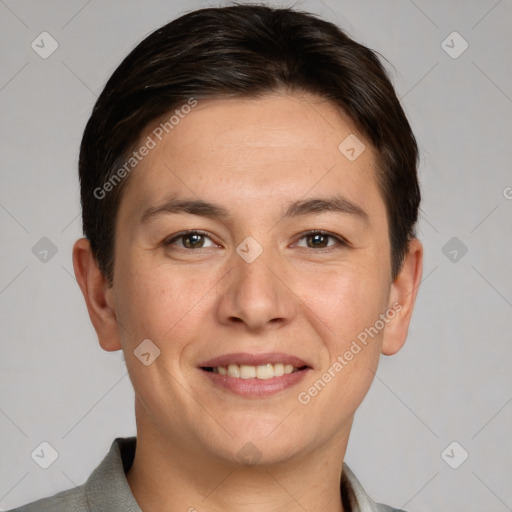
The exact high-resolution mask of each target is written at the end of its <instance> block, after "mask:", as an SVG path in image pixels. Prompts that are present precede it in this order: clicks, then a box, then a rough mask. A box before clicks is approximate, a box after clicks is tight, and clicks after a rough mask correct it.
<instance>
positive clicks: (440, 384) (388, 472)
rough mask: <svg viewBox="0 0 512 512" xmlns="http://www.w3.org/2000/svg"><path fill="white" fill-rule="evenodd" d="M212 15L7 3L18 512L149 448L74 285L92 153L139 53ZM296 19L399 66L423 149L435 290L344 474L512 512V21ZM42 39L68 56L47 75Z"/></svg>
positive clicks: (1, 223) (409, 505)
mask: <svg viewBox="0 0 512 512" xmlns="http://www.w3.org/2000/svg"><path fill="white" fill-rule="evenodd" d="M273 4H274V5H291V4H290V3H283V2H273ZM208 5H219V4H218V3H214V2H213V0H212V1H210V2H207V1H187V2H179V1H169V0H166V1H164V0H153V1H148V2H140V1H135V0H131V1H123V2H121V1H113V0H112V1H106V2H100V1H98V0H92V1H89V2H87V1H84V0H72V1H63V0H62V1H45V2H39V1H36V0H25V1H14V0H2V1H0V46H1V53H0V58H1V68H0V109H1V110H0V144H1V166H0V176H1V185H0V229H1V267H0V308H1V331H0V336H1V345H0V351H1V352H0V372H1V373H0V436H1V441H0V446H1V454H0V509H3V510H5V509H8V508H11V507H14V506H17V505H20V504H22V503H25V502H28V501H31V500H34V499H36V498H40V497H43V496H46V495H49V494H53V493H55V492H57V491H60V490H63V489H65V488H69V487H71V486H73V485H75V484H76V485H79V484H81V483H83V482H84V481H85V479H86V478H87V476H88V475H89V474H90V472H91V471H92V470H93V469H94V468H95V467H96V465H97V464H98V463H99V462H100V460H101V459H102V457H103V456H104V455H105V453H106V452H107V450H108V448H109V446H110V443H111V442H112V440H113V438H114V437H116V436H127V435H133V434H134V433H135V424H134V415H133V391H132V389H131V385H130V382H129V379H128V377H127V375H126V369H125V364H124V362H123V359H122V355H121V354H120V353H113V354H112V353H106V352H103V351H102V350H101V349H100V348H99V346H98V344H97V341H96V336H95V333H94V330H93V328H92V326H91V325H90V322H89V318H88V315H87V312H86V308H85V305H84V301H83V299H82V296H81V293H80V291H79V288H78V286H77V284H76V281H75V279H74V274H73V270H72V263H71V248H72V244H73V242H74V241H75V239H77V238H78V237H80V236H81V225H80V206H79V189H78V178H77V155H78V148H79V143H80V139H81V135H82V131H83V128H84V126H85V123H86V121H87V119H88V117H89V114H90V112H91V108H92V106H93V104H94V101H95V100H96V97H97V95H98V94H99V93H100V91H101V90H102V88H103V86H104V84H105V82H106V80H107V79H108V77H109V76H110V74H111V73H112V72H113V71H114V69H115V68H116V67H117V65H118V64H119V63H120V61H121V59H122V58H123V57H124V56H125V55H126V54H127V53H128V52H129V50H130V49H131V48H132V47H133V46H135V45H136V44H137V43H138V42H139V41H140V40H141V39H142V38H144V37H145V36H146V35H148V34H149V33H150V32H151V31H153V30H154V29H156V28H157V27H159V26H161V25H163V24H164V23H166V22H168V21H170V20H172V19H174V18H175V17H177V16H178V15H179V14H181V13H184V12H186V11H189V10H193V9H195V8H199V7H204V6H208ZM221 5H225V3H223V4H221ZM295 6H296V7H297V8H298V9H302V10H307V11H310V12H314V13H317V14H319V15H321V16H323V17H324V18H326V19H328V20H330V21H333V22H335V23H337V24H338V25H339V26H341V27H342V28H343V29H345V30H346V31H347V32H348V33H349V34H350V35H351V36H353V37H354V38H356V39H357V40H358V41H360V42H362V43H364V44H366V45H368V46H369V47H371V48H373V49H376V50H377V51H378V52H380V53H381V54H382V55H383V56H384V57H385V58H386V59H387V60H388V61H389V62H387V63H386V67H387V68H388V69H389V72H390V73H391V77H392V80H393V82H394V84H395V86H396V89H397V91H398V94H399V96H400V97H401V99H402V102H403V105H404V108H405V110H406V113H407V115H408V116H409V119H410V121H411V124H412V126H413V130H414V132H415V134H416V136H417V138H418V141H419V145H420V148H421V158H422V160H421V167H420V179H421V186H422V191H423V197H424V199H423V203H422V207H421V220H420V224H419V230H418V233H419V237H420V239H421V240H422V241H423V243H424V246H425V263H424V274H423V282H422V285H421V289H420V292H419V296H418V300H417V305H416V310H415V313H414V317H413V321H412V325H411V328H410V334H409V339H408V341H407V343H406V345H405V347H404V349H403V350H402V351H401V352H400V353H399V354H398V355H396V356H394V357H384V356H383V357H382V360H381V365H380V367H379V371H378V373H377V376H376V378H375V381H374V384H373V386H372V389H371V391H370V393H369V394H368V396H367V398H366V399H365V401H364V402H363V404H362V406H361V408H360V410H359V411H358V413H357V415H356V420H355V422H354V427H353V431H352V435H351V440H350V443H349V449H348V453H347V457H346V461H347V463H348V464H349V465H350V466H351V468H352V470H353V471H354V472H355V474H356V475H357V476H358V478H359V479H360V480H361V482H362V483H363V485H364V486H365V488H366V489H367V491H368V492H369V493H370V494H371V495H372V496H373V497H374V498H375V499H376V500H378V501H381V502H384V503H388V504H391V505H394V506H396V507H404V508H406V509H407V510H409V511H411V512H413V511H416V512H427V511H433V510H438V511H441V510H445V511H448V510H449V511H451V512H462V511H464V512H483V511H486V512H488V511H490V510H492V511H495V512H501V511H506V510H512V486H511V485H510V482H511V481H512V457H511V454H512V437H511V436H510V432H511V427H512V377H511V374H512V373H511V370H510V368H511V356H512V336H511V325H512V322H511V320H512V272H511V270H512V268H511V254H512V171H511V163H512V144H511V135H512V130H511V124H512V121H511V120H512V99H511V98H512V83H511V77H512V57H511V55H512V54H511V52H510V48H512V2H511V1H510V0H501V1H496V0H480V1H463V0H458V1H456V0H451V1H441V0H437V1H426V0H416V1H412V0H411V1H408V0H386V1H377V0H375V1H369V0H364V1H357V2H356V1H348V0H347V1H345V0H335V1H328V0H325V1H323V2H322V1H313V0H311V1H297V2H295ZM42 32H47V33H48V35H49V36H50V37H51V39H50V38H49V37H48V35H44V36H40V34H41V33H42ZM454 33H455V34H454ZM41 37H44V38H45V41H46V44H45V49H46V50H45V51H50V50H51V49H52V46H51V45H52V44H53V45H54V46H55V44H58V47H57V49H56V50H55V51H54V52H53V53H52V54H51V55H50V56H47V58H43V57H42V56H41V54H40V53H41V52H42V49H41V48H39V49H38V51H36V50H35V49H33V46H32V42H33V41H35V43H37V42H38V41H40V40H41ZM52 39H53V40H54V41H55V42H56V43H54V42H52ZM39 46H42V45H41V44H40V43H39ZM36 48H37V46H36ZM42 442H47V443H49V444H50V445H51V446H52V447H53V448H54V449H55V450H56V453H57V454H58V458H57V460H56V461H55V462H54V463H53V464H52V465H51V466H50V467H49V468H48V469H43V468H41V467H40V466H39V465H38V464H37V463H36V462H35V461H34V459H33V458H32V456H31V454H32V453H33V452H34V450H36V449H37V448H38V447H40V444H41V443H42ZM454 442H455V444H453V443H454ZM466 456H467V458H466ZM464 459H465V460H464ZM452 466H453V467H452ZM310 512H313V511H310Z"/></svg>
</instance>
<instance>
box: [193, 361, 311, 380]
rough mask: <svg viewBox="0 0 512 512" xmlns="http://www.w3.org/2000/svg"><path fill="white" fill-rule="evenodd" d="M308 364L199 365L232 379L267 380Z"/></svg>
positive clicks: (288, 373)
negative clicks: (297, 365) (299, 365)
mask: <svg viewBox="0 0 512 512" xmlns="http://www.w3.org/2000/svg"><path fill="white" fill-rule="evenodd" d="M308 368H309V366H301V367H296V366H293V365H291V364H284V363H267V364H262V365H258V366H252V365H246V364H240V365H238V364H230V365H227V366H215V367H209V366H204V367H201V369H202V370H204V371H206V372H211V373H218V374H219V375H223V376H227V377H231V378H233V379H259V380H268V379H273V378H274V377H282V376H283V375H290V374H291V373H296V372H300V371H302V370H306V369H308Z"/></svg>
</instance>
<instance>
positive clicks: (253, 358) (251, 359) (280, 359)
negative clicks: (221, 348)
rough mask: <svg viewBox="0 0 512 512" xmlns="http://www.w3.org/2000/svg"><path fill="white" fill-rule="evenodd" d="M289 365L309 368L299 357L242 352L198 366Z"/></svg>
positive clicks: (275, 353) (276, 353) (273, 353)
mask: <svg viewBox="0 0 512 512" xmlns="http://www.w3.org/2000/svg"><path fill="white" fill-rule="evenodd" d="M268 363H271V364H276V363H283V364H291V365H293V366H295V367H296V368H302V367H303V366H310V365H308V364H307V363H306V362H305V361H303V360H302V359H301V358H300V357H296V356H292V355H289V354H283V353H279V352H272V353H267V354H248V353H244V352H238V353H233V354H224V355H222V356H218V357H214V358H213V359H209V360H208V361H205V362H204V363H201V364H200V365H199V367H200V368H216V367H218V366H229V365H230V364H238V365H241V364H244V365H248V366H260V365H264V364H268Z"/></svg>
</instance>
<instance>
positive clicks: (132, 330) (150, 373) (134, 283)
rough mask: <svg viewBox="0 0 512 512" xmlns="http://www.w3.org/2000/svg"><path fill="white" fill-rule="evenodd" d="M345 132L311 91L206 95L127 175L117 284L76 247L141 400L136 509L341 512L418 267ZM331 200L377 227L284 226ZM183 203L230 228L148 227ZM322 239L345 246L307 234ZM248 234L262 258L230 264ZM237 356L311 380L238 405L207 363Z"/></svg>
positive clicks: (330, 216) (365, 159)
mask: <svg viewBox="0 0 512 512" xmlns="http://www.w3.org/2000/svg"><path fill="white" fill-rule="evenodd" d="M152 128H153V127H151V129H152ZM149 133H151V130H148V132H147V133H145V134H143V136H142V137H141V140H144V139H145V137H146V136H147V135H148V134H149ZM351 133H352V134H356V133H357V132H356V131H355V130H354V128H353V126H352V124H351V122H350V120H348V119H346V118H345V117H344V116H343V115H342V114H340V112H339V111H337V110H336V109H335V108H334V107H333V106H332V105H331V104H329V103H328V102H326V101H325V100H322V99H320V98H317V97H315V96H312V95H305V94H304V95H298V94H290V93H284V92H282V93H276V94H273V95H268V96H265V97H263V98H258V99H244V100H241V99H230V100H227V99H223V100H207V101H206V100H205V101H201V102H200V103H199V104H198V106H197V107H195V108H194V109H193V110H192V111H191V113H190V114H188V115H187V116H186V117H185V118H184V119H183V120H181V121H180V123H179V125H177V126H176V127H175V128H174V129H173V130H172V131H171V132H170V133H169V134H168V135H167V136H166V137H165V139H164V140H163V141H162V142H161V143H159V144H158V145H157V147H156V148H155V149H153V150H151V151H150V153H149V154H148V156H146V157H145V158H144V160H143V161H142V162H141V163H140V164H139V165H138V166H137V168H136V170H135V171H133V173H132V175H131V177H130V182H129V183H128V186H127V188H126V190H125V192H124V196H123V199H122V202H121V206H120V210H119V214H118V218H117V226H116V247H115V266H114V281H113V286H112V287H109V286H108V285H107V282H106V279H105V278H104V276H103V275H102V274H101V272H100V271H99V269H98V267H97V265H96V262H95V260H94V257H93V256H92V254H91V251H90V247H89V243H88V241H87V240H86V239H81V240H78V241H77V242H76V244H75V247H74V254H73V258H74V267H75V273H76V277H77V280H78V282H79V285H80V287H81V289H82V292H83V294H84V297H85V300H86V302H87V307H88V311H89V314H90V317H91V320H92V323H93V324H94V327H95V329H96V332H97V335H98V338H99V342H100V344H101V346H102V347H103V348H104V349H105V350H108V351H113V350H123V352H124V356H125V360H126V364H127V367H128V371H129V375H130V378H131V381H132V383H133V386H134V389H135V395H136V405H135V412H136V420H137V438H138V441H137V451H136V456H135V461H134V464H133V466H132V468H131V469H130V471H129V472H128V474H127V478H128V482H129V484H130V487H131V489H132V492H133V494H134V496H135V498H136V500H137V502H138V503H139V505H140V507H141V508H142V509H143V510H148V511H152V510H168V511H185V510H194V509H197V510H199V511H221V510H222V511H234V510H236V511H238V512H240V511H251V512H255V511H287V512H290V511H296V510H300V511H303V510H326V511H333V512H339V511H342V510H343V506H342V502H341V498H340V491H339V479H340V473H341V468H342V463H343V459H344V456H345V451H346V447H347V443H348V439H349V433H350V428H351V425H352V422H353V417H354V413H355V411H356V409H357V408H358V406H359V405H360V403H361V402H362V400H363V398H364V396H365V395H366V393H367V391H368V389H369V386H370V384H371V382H372V380H373V377H374V372H375V371H376V370H377V365H378V361H379V357H380V354H385V355H392V354H394V353H396V352H397V351H398V350H400V348H401V347H402V345H403V344H404V342H405V340H406V337H407V331H408V326H409V322H410V319H411V315H412V311H413V306H414V301H415V298H416V294H417V290H418V286H419V283H420V280H421V273H422V258H423V249H422V245H421V243H420V242H419V241H418V240H417V239H414V240H413V241H412V242H411V244H410V250H409V253H408V254H407V256H406V259H405V261H404V264H403V266H402V269H401V272H400V274H399V275H398V277H397V278H396V279H395V280H392V279H391V260H390V245H389V238H388V224H387V217H386V208H385V204H384V201H383V199H382V196H381V194H380V191H379V189H378V186H377V182H376V175H375V165H376V163H375V154H374V152H373V150H372V149H371V147H370V145H369V144H368V143H366V142H365V145H366V149H365V151H364V152H363V153H362V154H361V155H360V156H359V157H358V158H357V159H356V160H355V161H353V162H351V161H349V160H348V159H347V158H346V157H345V156H344V155H343V154H342V153H341V152H340V151H339V149H338V145H339V144H340V142H341V141H343V140H344V139H345V138H346V137H347V136H348V135H349V134H351ZM358 138H359V139H360V140H362V141H364V138H363V137H361V136H359V135H358ZM334 193H337V194H341V195H343V196H344V197H345V198H347V199H349V200H350V201H351V202H353V203H356V204H357V205H358V206H359V207H360V208H362V209H363V210H364V211H365V212H366V214H367V219H366V220H365V219H362V218H360V217H358V216H356V215H353V214H349V213H339V212H332V211H325V212H321V213H316V214H315V213H310V214H308V215H304V216H298V217H291V218H283V216H282V214H283V211H284V209H285V208H286V206H287V205H288V203H289V202H292V201H296V200H299V199H306V198H312V197H315V198H318V197H330V196H332V195H333V194H334ZM173 194H176V195H177V196H178V197H179V198H188V199H202V200H205V201H210V202H215V203H218V204H220V205H222V206H223V207H224V208H226V209H227V210H228V212H229V216H228V217H226V218H222V219H214V218H208V217H205V216H199V215H192V214H161V215H155V216H153V217H152V218H151V219H149V220H148V221H147V222H141V220H140V219H141V216H142V215H143V212H145V211H146V210H147V209H148V208H151V207H154V206H155V205H160V204H162V203H163V202H165V200H166V199H168V198H169V197H170V196H171V195H173ZM194 229H199V230H203V231H206V232H208V234H209V235H208V237H199V246H200V245H201V244H203V247H202V248H200V249H194V248H187V247H190V242H191V240H190V238H186V237H185V239H184V238H181V239H177V240H175V241H174V242H172V243H173V244H174V245H172V244H171V245H167V246H166V245H165V244H164V242H165V241H166V240H167V241H168V240H169V239H171V238H172V236H171V235H175V234H177V233H180V232H181V231H184V230H194ZM312 229H321V230H325V231H328V232H330V233H332V234H333V235H335V236H339V237H343V238H345V239H346V240H347V241H348V244H349V245H347V246H344V245H341V244H339V243H338V242H337V241H336V239H334V238H326V239H321V240H320V241H318V240H316V241H315V239H314V237H311V236H310V237H304V233H305V232H306V231H308V230H312ZM248 236H251V237H253V238H254V239H255V240H256V241H257V242H258V244H259V245H260V246H261V247H262V248H263V253H262V254H261V255H260V256H259V257H258V258H256V259H255V260H254V261H253V262H252V263H247V262H246V261H245V260H244V259H242V258H241V257H240V256H239V254H238V253H237V252H236V248H237V246H238V245H239V244H240V243H241V242H242V241H243V240H244V239H245V238H246V237H248ZM195 240H197V239H194V240H193V241H195ZM187 243H188V244H189V245H188V246H187V245H184V244H187ZM326 246H327V247H326ZM396 302H398V303H399V304H400V305H401V310H400V311H399V312H398V313H397V314H396V316H394V318H393V319H392V320H390V321H389V323H387V324H386V326H385V328H384V329H383V330H381V331H380V332H379V334H378V335H377V336H375V337H374V338H373V339H371V340H370V341H369V342H368V344H367V346H366V347H364V349H363V350H361V351H360V352H359V353H358V354H357V355H355V356H354V358H353V359H352V360H351V361H350V362H349V363H348V364H347V365H346V366H345V367H344V368H343V370H342V371H341V372H339V373H337V374H336V377H334V378H332V380H331V381H330V382H329V383H328V385H326V386H325V388H324V389H322V391H321V392H320V393H318V394H317V396H315V397H313V398H312V399H311V401H310V402H309V403H308V404H306V405H304V404H301V403H300V402H299V401H298V398H297V397H298V394H299V392H302V391H305V390H306V391H307V389H308V388H309V387H310V386H311V385H312V384H313V383H314V382H315V381H317V380H318V379H319V378H320V377H321V375H322V374H323V373H324V372H325V371H327V369H328V368H329V367H330V366H331V365H332V363H333V362H334V361H335V360H336V358H337V356H338V355H340V354H344V352H345V351H346V350H347V349H348V348H349V347H350V344H351V343H352V341H353V340H354V339H355V338H356V337H357V335H358V334H359V333H360V332H361V331H363V330H364V329H365V327H368V326H372V325H374V324H375V321H376V320H377V319H378V318H379V315H380V314H382V313H384V312H385V311H386V310H387V309H388V308H391V307H392V305H393V304H394V303H396ZM121 326H122V327H121ZM145 339H150V340H152V342H153V343H154V344H155V345H156V346H158V347H159V349H160V351H161V353H160V356H159V357H158V358H157V359H156V360H155V361H154V362H153V363H152V364H150V365H149V366H145V365H143V364H142V363H141V362H140V361H139V360H138V359H137V358H136V357H135V356H134V353H133V351H134V349H135V348H136V347H137V346H138V345H139V344H140V343H141V341H142V340H145ZM232 352H249V353H264V352H284V353H287V354H291V355H295V356H298V357H300V358H302V359H303V360H305V361H306V362H307V363H308V364H309V365H310V366H311V367H312V369H311V370H308V373H307V374H306V375H305V377H304V378H303V380H302V381H301V382H300V383H299V384H297V385H295V386H292V387H291V388H288V389H286V390H283V391H281V392H279V393H277V394H275V395H271V396H268V397H264V398H244V397H241V396H237V395H234V394H233V393H231V392H229V391H226V390H223V389H221V388H219V387H217V386H214V385H213V384H212V383H211V381H210V380H209V379H208V378H207V377H206V376H205V374H204V372H203V371H202V370H200V369H198V365H199V364H200V363H201V362H204V361H206V360H208V359H211V358H213V357H216V356H219V355H222V354H226V353H232ZM246 443H252V444H253V445H254V446H255V447H256V449H257V451H258V453H259V454H260V459H259V460H258V461H257V462H256V463H254V464H250V465H248V464H244V463H243V462H242V461H241V460H240V458H239V456H238V451H239V450H240V449H241V448H242V447H244V445H246Z"/></svg>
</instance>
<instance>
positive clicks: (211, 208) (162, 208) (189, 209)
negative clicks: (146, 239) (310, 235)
mask: <svg viewBox="0 0 512 512" xmlns="http://www.w3.org/2000/svg"><path fill="white" fill-rule="evenodd" d="M325 212H334V213H342V214H348V215H352V216H354V217H356V218H359V219H361V220H363V221H365V222H368V220H369V218H368V214H367V213H366V212H365V211H364V210H363V209H362V208H361V207H360V206H358V205H357V204H356V203H354V202H352V201H350V200H349V199H347V198H346V197H343V196H341V195H336V196H332V197H325V198H324V197H319V198H316V197H313V198H308V199H302V200H299V201H294V202H293V203H290V204H289V205H288V207H287V208H286V210H285V212H284V213H283V214H282V217H281V220H283V219H287V218H292V217H299V216H305V215H311V214H317V215H318V214H321V213H325ZM183 213H188V214H192V215H200V216H202V217H209V218H213V219H225V218H228V217H229V216H230V213H229V211H228V210H227V209H226V208H224V207H223V206H221V205H219V204H215V203H211V202H207V201H203V200H201V199H177V198H171V199H169V200H167V201H166V202H164V203H162V204H160V205H157V206H152V207H150V208H148V209H147V210H145V211H144V213H143V214H142V216H141V219H140V221H141V223H145V222H148V221H149V220H150V219H153V218H154V217H156V216H159V215H162V214H183Z"/></svg>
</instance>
